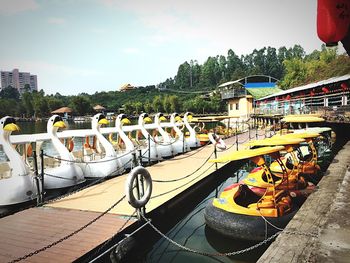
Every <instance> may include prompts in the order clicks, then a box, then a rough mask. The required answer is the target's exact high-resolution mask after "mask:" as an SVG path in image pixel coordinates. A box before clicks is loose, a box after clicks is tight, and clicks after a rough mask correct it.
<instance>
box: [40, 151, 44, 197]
mask: <svg viewBox="0 0 350 263" xmlns="http://www.w3.org/2000/svg"><path fill="white" fill-rule="evenodd" d="M40 160H41V173H40V179H41V191H42V197H41V199H42V201H43V202H44V200H45V188H44V150H42V149H41V150H40Z"/></svg>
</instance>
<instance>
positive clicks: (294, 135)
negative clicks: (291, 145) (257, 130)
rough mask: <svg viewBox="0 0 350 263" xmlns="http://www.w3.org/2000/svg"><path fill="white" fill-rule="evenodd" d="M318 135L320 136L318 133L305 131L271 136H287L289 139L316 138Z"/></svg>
mask: <svg viewBox="0 0 350 263" xmlns="http://www.w3.org/2000/svg"><path fill="white" fill-rule="evenodd" d="M318 136H320V134H319V133H311V132H310V133H309V132H305V133H288V134H284V135H279V134H276V135H274V136H272V138H278V137H280V138H288V139H291V138H300V139H310V138H316V137H318Z"/></svg>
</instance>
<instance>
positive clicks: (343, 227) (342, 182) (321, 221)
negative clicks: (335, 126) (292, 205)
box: [258, 142, 350, 263]
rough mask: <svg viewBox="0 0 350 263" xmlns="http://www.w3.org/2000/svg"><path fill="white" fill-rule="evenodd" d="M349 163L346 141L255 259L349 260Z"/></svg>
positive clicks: (277, 260)
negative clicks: (308, 192)
mask: <svg viewBox="0 0 350 263" xmlns="http://www.w3.org/2000/svg"><path fill="white" fill-rule="evenodd" d="M349 165H350V142H348V143H347V144H346V145H345V146H344V147H343V149H342V150H340V151H339V153H338V154H337V156H336V157H335V158H334V160H333V162H332V164H331V165H330V166H329V169H328V171H327V172H326V175H325V176H324V177H323V178H322V180H321V181H320V183H319V184H318V190H317V191H316V192H315V193H313V194H312V195H311V196H309V197H308V199H307V200H306V202H305V203H304V205H303V206H302V207H301V208H300V210H299V211H298V213H297V214H296V215H295V217H294V218H293V220H292V221H290V223H289V224H288V226H287V227H286V229H285V231H288V232H298V234H297V233H294V234H293V233H292V234H291V233H285V232H283V233H282V234H280V235H279V236H278V238H277V239H276V241H275V242H273V243H272V244H271V246H270V247H269V248H268V249H267V250H266V252H265V253H264V254H263V255H262V257H261V258H260V259H259V261H258V262H260V263H263V262H264V263H265V262H279V263H281V262H310V263H311V262H350V169H349ZM303 233H304V234H303ZM308 234H310V235H308Z"/></svg>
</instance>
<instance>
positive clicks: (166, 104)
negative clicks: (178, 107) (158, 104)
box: [162, 96, 170, 113]
mask: <svg viewBox="0 0 350 263" xmlns="http://www.w3.org/2000/svg"><path fill="white" fill-rule="evenodd" d="M162 105H163V109H164V112H166V113H169V112H170V100H169V96H164V97H163V100H162Z"/></svg>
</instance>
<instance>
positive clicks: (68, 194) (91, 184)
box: [40, 159, 132, 205]
mask: <svg viewBox="0 0 350 263" xmlns="http://www.w3.org/2000/svg"><path fill="white" fill-rule="evenodd" d="M130 162H132V159H130V160H129V161H128V162H127V163H130ZM127 163H126V164H127ZM120 169H121V167H119V168H118V169H117V170H115V171H113V172H112V173H111V174H109V175H106V176H104V177H101V178H99V179H98V180H94V181H93V182H91V183H90V184H87V185H85V186H84V187H81V188H79V189H77V190H74V191H72V192H68V193H66V194H64V195H60V196H58V197H56V198H53V199H50V200H47V201H45V202H43V203H42V204H40V205H47V204H50V203H53V202H56V201H59V200H61V199H63V198H66V197H68V196H71V195H73V194H76V193H78V192H81V191H83V190H85V189H87V188H89V187H91V186H94V185H96V184H99V183H101V182H103V181H105V180H107V179H109V178H112V177H114V176H113V174H114V173H115V172H118V171H120Z"/></svg>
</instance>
